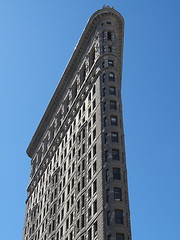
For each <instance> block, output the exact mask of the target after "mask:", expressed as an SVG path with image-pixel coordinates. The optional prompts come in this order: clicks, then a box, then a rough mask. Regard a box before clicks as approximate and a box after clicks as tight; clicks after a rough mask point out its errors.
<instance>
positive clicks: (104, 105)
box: [103, 102, 106, 111]
mask: <svg viewBox="0 0 180 240" xmlns="http://www.w3.org/2000/svg"><path fill="white" fill-rule="evenodd" d="M103 111H106V102H104V103H103Z"/></svg>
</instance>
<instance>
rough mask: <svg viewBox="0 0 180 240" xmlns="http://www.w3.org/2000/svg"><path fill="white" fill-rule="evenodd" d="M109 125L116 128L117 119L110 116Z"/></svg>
mask: <svg viewBox="0 0 180 240" xmlns="http://www.w3.org/2000/svg"><path fill="white" fill-rule="evenodd" d="M111 125H113V126H117V117H116V116H111Z"/></svg>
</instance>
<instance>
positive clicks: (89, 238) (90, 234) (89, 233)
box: [88, 228, 92, 240]
mask: <svg viewBox="0 0 180 240" xmlns="http://www.w3.org/2000/svg"><path fill="white" fill-rule="evenodd" d="M88 240H92V230H91V228H90V229H89V230H88Z"/></svg>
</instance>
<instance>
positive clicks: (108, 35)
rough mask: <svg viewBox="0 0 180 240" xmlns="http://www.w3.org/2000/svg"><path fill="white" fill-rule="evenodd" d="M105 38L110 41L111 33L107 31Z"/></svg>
mask: <svg viewBox="0 0 180 240" xmlns="http://www.w3.org/2000/svg"><path fill="white" fill-rule="evenodd" d="M107 39H108V40H109V41H111V40H112V35H111V33H110V32H108V33H107Z"/></svg>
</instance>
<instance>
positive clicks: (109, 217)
mask: <svg viewBox="0 0 180 240" xmlns="http://www.w3.org/2000/svg"><path fill="white" fill-rule="evenodd" d="M110 219H111V213H110V211H107V225H108V226H109V225H110Z"/></svg>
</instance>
